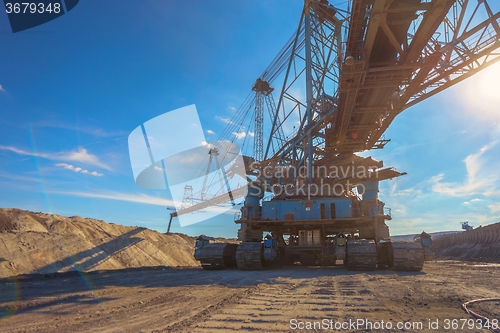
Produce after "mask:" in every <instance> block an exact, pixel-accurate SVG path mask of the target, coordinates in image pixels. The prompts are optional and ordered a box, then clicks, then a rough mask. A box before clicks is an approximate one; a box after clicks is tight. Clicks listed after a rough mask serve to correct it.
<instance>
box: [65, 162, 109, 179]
mask: <svg viewBox="0 0 500 333" xmlns="http://www.w3.org/2000/svg"><path fill="white" fill-rule="evenodd" d="M56 166H57V167H61V168H64V169H68V170H71V171H74V172H79V173H83V174H85V175H91V176H94V177H102V176H104V174H102V173H99V172H97V171H92V172H91V171H88V170H85V169H82V168H80V167H75V166H73V165H71V164H67V163H57V164H56Z"/></svg>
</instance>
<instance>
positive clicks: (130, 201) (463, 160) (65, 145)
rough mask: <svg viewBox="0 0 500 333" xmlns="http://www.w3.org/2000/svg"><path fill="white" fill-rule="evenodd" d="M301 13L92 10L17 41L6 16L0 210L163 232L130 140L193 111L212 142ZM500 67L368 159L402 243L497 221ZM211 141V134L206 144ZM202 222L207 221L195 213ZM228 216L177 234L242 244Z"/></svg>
mask: <svg viewBox="0 0 500 333" xmlns="http://www.w3.org/2000/svg"><path fill="white" fill-rule="evenodd" d="M301 7H302V1H296V2H291V1H284V0H282V1H272V2H269V1H260V0H259V1H222V0H217V1H210V2H209V1H182V2H181V1H146V0H145V1H118V0H107V1H98V0H86V1H80V3H79V4H78V6H77V7H75V8H74V9H73V10H72V11H71V12H69V13H68V14H66V15H63V16H62V17H60V18H58V19H56V20H54V21H51V22H49V23H47V24H44V25H41V26H38V27H35V28H33V29H30V30H26V31H24V32H19V33H16V34H12V33H11V31H10V27H9V24H8V19H7V16H6V15H5V14H2V13H0V40H1V45H2V51H1V52H0V63H1V64H2V66H0V86H1V88H0V126H1V132H0V188H1V189H2V191H0V207H16V208H21V209H28V210H32V211H43V212H51V213H55V214H61V215H68V216H72V215H80V216H84V217H94V218H98V219H103V220H106V221H108V222H114V223H119V224H125V225H139V226H144V227H148V228H152V229H156V230H159V231H162V232H164V231H165V230H166V227H167V223H168V217H169V215H168V214H169V213H170V211H168V210H166V206H167V205H169V204H170V197H169V194H168V193H167V192H166V191H161V190H146V189H142V188H140V187H138V186H136V184H135V183H134V178H133V175H132V170H131V166H130V160H129V156H128V147H127V137H128V135H129V134H130V132H132V130H134V129H135V128H136V127H137V126H139V125H140V124H141V123H143V122H145V121H147V120H149V119H152V118H154V117H156V116H158V115H160V114H162V113H164V112H167V111H170V110H174V109H177V108H180V107H183V106H186V105H191V104H196V107H197V109H198V112H199V115H200V121H201V124H202V127H203V128H204V130H205V136H206V138H207V141H210V140H215V139H216V138H217V134H218V133H221V132H222V130H223V129H224V127H225V125H226V124H225V123H224V121H222V120H223V119H224V118H227V117H231V116H232V114H233V112H234V111H233V110H234V108H237V107H238V106H239V105H240V104H241V103H242V102H243V100H244V98H245V97H246V96H247V95H248V93H249V92H250V89H251V87H252V84H253V82H254V81H255V79H256V78H257V77H258V76H260V74H261V73H262V71H263V70H264V69H265V68H266V67H267V65H268V64H269V63H270V62H271V60H272V59H273V58H274V57H275V55H276V54H277V53H278V51H279V50H280V49H281V47H282V46H283V44H284V43H285V42H286V41H287V40H288V38H289V37H290V36H291V34H292V32H293V31H294V29H295V28H296V26H297V24H298V20H299V18H300V13H301V9H302V8H301ZM499 77H500V64H497V65H495V66H493V67H491V68H489V69H487V70H486V71H484V72H483V73H480V74H478V75H477V76H475V77H473V78H471V79H469V80H467V81H465V82H463V83H461V84H459V85H457V86H455V87H453V88H451V89H449V90H447V91H445V92H444V93H441V94H439V95H437V96H434V97H432V98H430V99H428V100H426V101H424V102H422V103H420V104H418V105H417V106H415V107H413V108H411V109H409V110H407V111H405V112H403V113H402V114H401V115H399V116H398V117H397V118H396V120H395V121H394V122H393V124H392V125H391V127H390V128H389V130H388V131H387V132H386V137H387V138H390V139H392V141H391V143H389V144H388V145H387V146H386V148H385V149H384V150H382V151H374V152H372V153H371V155H372V156H373V157H374V158H377V159H381V160H384V162H385V165H386V166H394V167H396V168H397V169H398V170H399V171H405V172H408V175H406V176H403V177H400V178H399V179H396V180H391V181H385V182H384V183H383V184H382V185H381V190H382V192H381V194H380V198H381V199H382V200H383V201H385V202H386V205H387V207H390V208H392V214H393V220H392V221H389V223H388V224H389V226H390V227H391V230H392V232H393V233H394V234H403V233H410V232H420V231H422V230H426V231H439V230H455V229H458V228H460V225H459V222H460V221H465V220H468V221H469V222H470V223H471V224H472V225H476V226H477V225H480V224H482V225H485V224H488V223H494V222H498V221H500V217H499V215H500V200H499V199H500V176H499V172H498V170H500V157H499V156H500V154H499V153H500V143H499V142H498V141H499V140H500V93H499V92H500V84H499V81H498V78H499ZM211 133H215V134H211ZM365 155H366V154H365ZM200 214H202V213H200ZM232 220H233V215H232V214H227V215H224V216H221V217H219V218H216V219H212V220H210V221H207V222H203V223H199V224H195V225H191V226H188V227H184V228H181V227H180V226H179V223H178V222H177V221H174V223H173V226H172V231H175V232H183V233H187V234H190V235H198V234H201V233H205V234H210V235H220V236H226V237H235V236H236V231H237V228H238V227H237V225H235V224H234V223H233V222H232Z"/></svg>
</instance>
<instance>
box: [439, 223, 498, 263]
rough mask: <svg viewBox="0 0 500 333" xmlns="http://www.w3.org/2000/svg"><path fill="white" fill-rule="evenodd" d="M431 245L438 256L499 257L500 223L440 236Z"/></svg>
mask: <svg viewBox="0 0 500 333" xmlns="http://www.w3.org/2000/svg"><path fill="white" fill-rule="evenodd" d="M433 247H434V253H435V255H436V256H439V257H456V258H464V259H465V258H467V259H500V223H495V224H491V225H488V226H485V227H479V228H477V229H474V230H470V231H464V232H459V233H456V234H452V235H447V236H442V237H440V238H438V239H436V240H434V244H433Z"/></svg>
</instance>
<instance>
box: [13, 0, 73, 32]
mask: <svg viewBox="0 0 500 333" xmlns="http://www.w3.org/2000/svg"><path fill="white" fill-rule="evenodd" d="M28 1H29V0H28ZM28 1H26V0H21V1H19V0H4V4H5V10H6V12H7V16H8V17H9V21H10V27H11V28H12V32H19V31H23V30H26V29H30V28H33V27H36V26H37V25H40V24H44V23H46V22H49V21H52V20H53V19H55V18H58V17H59V16H62V15H64V9H63V6H62V4H61V0H36V2H28ZM23 2H24V3H27V2H28V3H33V4H34V5H36V10H35V13H31V8H30V7H29V6H28V7H25V5H23ZM9 11H10V13H9ZM16 11H19V12H18V13H16Z"/></svg>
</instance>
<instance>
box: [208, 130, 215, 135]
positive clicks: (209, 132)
mask: <svg viewBox="0 0 500 333" xmlns="http://www.w3.org/2000/svg"><path fill="white" fill-rule="evenodd" d="M207 133H208V134H215V132H214V131H212V130H207Z"/></svg>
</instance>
